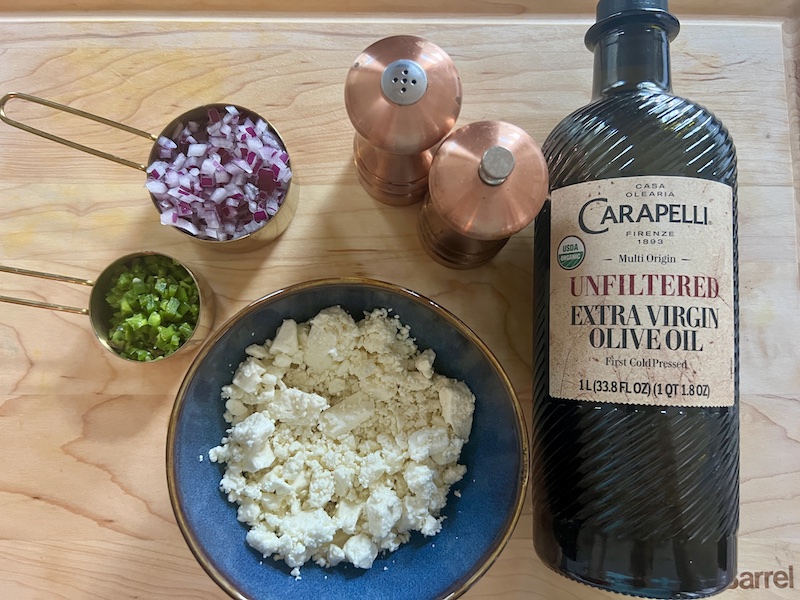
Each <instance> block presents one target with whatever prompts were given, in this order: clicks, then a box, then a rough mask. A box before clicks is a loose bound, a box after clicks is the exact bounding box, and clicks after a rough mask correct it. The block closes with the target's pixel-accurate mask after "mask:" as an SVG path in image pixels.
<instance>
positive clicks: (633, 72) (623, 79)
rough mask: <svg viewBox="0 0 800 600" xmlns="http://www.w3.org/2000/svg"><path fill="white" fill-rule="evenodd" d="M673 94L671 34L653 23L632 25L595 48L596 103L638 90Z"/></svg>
mask: <svg viewBox="0 0 800 600" xmlns="http://www.w3.org/2000/svg"><path fill="white" fill-rule="evenodd" d="M646 89H650V90H653V91H666V92H670V91H672V83H671V81H670V62H669V34H668V32H667V31H666V30H665V29H664V28H662V27H659V26H657V25H653V24H652V23H630V24H627V25H626V26H625V27H620V28H614V29H611V30H610V31H608V32H607V33H606V34H605V35H603V36H602V37H601V38H600V39H599V40H598V41H597V43H596V45H595V46H594V81H593V86H592V99H593V100H597V99H598V98H600V97H601V96H606V95H610V94H615V93H621V92H631V91H635V90H646Z"/></svg>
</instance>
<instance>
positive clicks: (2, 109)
mask: <svg viewBox="0 0 800 600" xmlns="http://www.w3.org/2000/svg"><path fill="white" fill-rule="evenodd" d="M12 98H17V99H19V100H27V101H28V102H33V103H34V104H41V105H42V106H47V107H48V108H52V109H55V110H60V111H63V112H66V113H70V114H73V115H76V116H78V117H82V118H84V119H89V120H90V121H95V122H97V123H102V124H103V125H108V126H109V127H114V128H115V129H120V130H122V131H127V132H128V133H132V134H134V135H138V136H141V137H143V138H147V139H148V140H150V141H152V142H155V141H157V140H158V137H157V136H155V135H153V134H152V133H148V132H146V131H142V130H141V129H136V128H135V127H131V126H129V125H125V124H124V123H118V122H117V121H112V120H111V119H106V118H105V117H99V116H97V115H93V114H92V113H89V112H86V111H83V110H79V109H77V108H72V107H71V106H67V105H65V104H60V103H58V102H53V101H52V100H46V99H44V98H39V97H38V96H31V95H30V94H25V93H23V92H11V93H8V94H6V95H5V96H3V97H2V98H0V119H2V120H3V121H4V122H6V123H8V124H9V125H11V126H12V127H16V128H17V129H22V130H23V131H27V132H28V133H32V134H34V135H38V136H39V137H43V138H45V139H48V140H51V141H53V142H58V143H59V144H63V145H64V146H68V147H70V148H74V149H75V150H80V151H81V152H86V153H88V154H92V155H94V156H99V157H100V158H105V159H106V160H110V161H112V162H115V163H118V164H121V165H125V166H126V167H132V168H134V169H138V170H140V171H145V170H147V165H144V164H141V163H137V162H134V161H132V160H128V159H127V158H122V157H120V156H116V155H114V154H110V153H108V152H103V151H102V150H97V149H96V148H92V147H91V146H84V145H83V144H79V143H78V142H73V141H72V140H68V139H66V138H62V137H59V136H57V135H53V134H52V133H48V132H46V131H42V130H41V129H36V128H35V127H31V126H30V125H26V124H25V123H21V122H20V121H17V120H15V119H12V118H11V117H9V116H8V115H6V103H7V102H8V101H9V100H11V99H12Z"/></svg>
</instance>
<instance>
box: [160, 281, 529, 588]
mask: <svg viewBox="0 0 800 600" xmlns="http://www.w3.org/2000/svg"><path fill="white" fill-rule="evenodd" d="M337 304H338V305H340V306H341V307H342V308H344V309H345V310H346V311H348V312H349V313H350V314H351V315H352V316H353V317H354V318H355V319H356V320H360V319H361V318H363V313H364V311H370V310H372V309H374V308H391V309H393V312H394V314H397V315H399V317H400V320H401V321H402V322H403V323H404V324H406V325H409V326H410V327H411V336H412V337H414V338H415V339H416V342H417V345H418V346H419V348H420V350H423V349H425V348H432V349H433V350H434V351H435V352H436V361H435V362H434V369H436V371H437V372H438V373H441V374H442V375H446V376H448V377H452V378H455V379H460V380H463V381H464V382H466V384H467V385H468V386H469V387H470V388H471V389H472V391H473V393H474V394H475V398H476V406H475V414H474V417H473V427H472V433H471V435H470V439H469V442H468V443H467V444H465V446H464V448H463V450H462V453H461V460H460V462H461V463H462V464H465V465H466V466H467V474H466V475H465V477H464V479H463V480H462V481H461V482H460V483H458V484H457V485H456V486H454V489H459V490H460V491H461V497H460V498H459V497H456V496H455V495H454V494H453V493H452V491H451V493H450V497H449V498H448V501H447V506H446V508H445V509H444V511H443V513H442V514H443V515H445V516H446V517H447V518H446V519H445V520H444V522H443V524H442V530H441V532H440V533H439V534H438V535H436V536H434V537H430V538H425V537H424V536H422V535H421V534H419V533H416V532H415V533H414V534H413V535H412V538H411V541H409V542H408V543H407V544H404V545H403V546H401V548H400V549H399V550H397V551H396V552H393V553H391V554H386V555H379V556H378V558H377V559H376V560H375V563H374V565H373V566H372V568H371V569H369V570H362V569H358V568H356V567H354V566H352V565H345V564H344V563H343V564H341V565H338V566H336V567H331V568H322V567H319V566H317V565H315V564H313V563H311V562H309V563H307V564H306V565H305V566H303V568H302V569H301V575H302V578H301V579H299V580H296V579H295V578H294V577H292V576H291V575H290V569H289V568H288V567H287V566H286V565H285V564H284V563H283V562H282V561H281V562H277V561H274V560H272V559H271V558H269V559H265V558H263V557H262V556H261V555H260V553H258V552H256V551H255V550H253V549H252V548H250V546H248V545H247V542H246V541H245V535H246V533H247V528H246V526H245V525H243V524H241V523H239V522H238V521H237V520H236V505H235V504H231V503H229V502H228V501H227V499H226V497H225V495H223V494H222V493H221V492H220V491H219V480H220V478H221V476H222V473H223V465H219V464H216V463H212V462H210V461H209V460H208V451H209V449H210V448H212V447H214V446H217V445H218V444H219V443H220V440H221V439H222V438H223V437H224V436H225V433H226V429H227V427H228V425H227V424H226V422H225V421H224V419H223V418H222V413H223V410H224V409H223V402H222V400H221V399H220V389H221V388H222V386H223V385H224V384H226V383H229V382H230V381H231V379H232V376H233V373H234V370H235V369H236V367H237V366H238V365H239V363H240V362H241V361H242V360H244V358H245V352H244V350H245V348H246V347H247V346H248V345H250V344H252V343H254V342H258V343H263V342H264V340H266V339H271V338H272V337H274V335H275V332H276V330H277V328H278V326H279V325H280V324H281V322H282V321H283V319H285V318H292V319H294V320H296V321H297V322H303V321H307V320H309V319H310V318H312V317H314V316H315V315H316V314H317V313H318V312H319V311H320V310H322V309H324V308H327V307H329V306H333V305H337ZM201 456H202V457H203V460H200V457H201ZM167 479H168V485H169V493H170V499H171V501H172V507H173V510H174V511H175V516H176V518H177V521H178V525H179V526H180V529H181V531H182V533H183V535H184V537H185V539H186V542H187V544H188V545H189V548H190V549H191V551H192V552H193V553H194V555H195V557H196V558H197V560H198V561H199V563H200V565H201V566H202V567H203V568H204V569H205V570H206V572H207V573H208V574H209V575H210V576H211V577H212V578H213V579H214V581H216V582H217V584H219V585H220V587H222V589H224V590H225V591H226V592H227V593H228V594H229V595H230V596H231V597H233V598H238V599H248V600H256V599H259V600H260V599H271V598H275V599H278V598H292V599H309V600H321V599H323V598H336V599H343V598H358V599H359V600H369V599H376V600H377V599H380V600H387V599H391V598H402V599H404V600H414V599H426V600H428V599H432V598H456V597H458V596H459V595H461V594H462V593H464V592H465V591H466V590H467V589H468V588H469V587H470V586H471V585H472V584H473V583H475V582H476V581H477V580H478V578H480V577H481V575H483V573H485V572H486V570H487V569H488V568H489V566H490V565H491V564H492V563H493V562H494V560H495V559H496V558H497V556H498V555H499V554H500V551H501V550H502V549H503V547H504V546H505V545H506V542H508V540H509V538H510V537H511V534H512V531H513V529H514V526H515V525H516V523H517V520H518V519H519V515H520V512H521V510H522V504H523V499H524V495H525V488H526V485H527V479H528V445H527V435H526V433H525V422H524V418H523V414H522V409H521V407H520V404H519V400H518V399H517V396H516V394H515V392H514V390H513V388H512V386H511V383H510V382H509V380H508V377H507V376H506V374H505V373H504V371H503V369H502V367H501V366H500V364H499V363H498V361H497V359H496V358H495V357H494V356H493V355H492V353H491V352H490V351H489V349H488V348H487V347H486V346H485V345H484V344H483V342H481V341H480V340H479V339H478V337H477V336H476V335H475V334H474V333H473V332H472V331H471V330H470V329H469V328H468V327H467V326H466V325H464V324H463V323H462V322H461V321H460V320H458V319H457V318H456V317H455V316H453V315H452V314H450V313H449V312H447V311H446V310H445V309H443V308H442V307H440V306H438V305H437V304H435V303H434V302H432V301H430V300H428V299H427V298H424V297H422V296H420V295H419V294H416V293H414V292H412V291H409V290H406V289H403V288H400V287H398V286H395V285H392V284H387V283H383V282H379V281H373V280H367V279H330V280H318V281H311V282H308V283H303V284H299V285H296V286H292V287H289V288H286V289H283V290H280V291H277V292H274V293H272V294H270V295H268V296H265V297H264V298H261V299H260V300H257V301H256V302H254V303H253V304H251V305H250V306H248V307H247V308H245V309H244V310H242V311H241V312H240V313H239V314H237V315H236V316H234V317H233V318H232V319H231V320H230V321H228V322H227V323H226V324H225V325H224V326H223V327H222V328H221V329H220V330H219V331H218V332H217V333H216V334H215V335H214V336H213V337H212V338H211V339H210V340H209V341H208V342H207V343H206V345H205V347H204V348H203V349H202V350H201V351H200V353H199V355H198V356H197V358H196V359H195V360H194V362H193V363H192V365H191V367H190V369H189V371H188V373H187V375H186V378H185V379H184V381H183V383H182V385H181V387H180V390H179V392H178V397H177V400H176V402H175V406H174V408H173V411H172V415H171V418H170V422H169V432H168V438H167Z"/></svg>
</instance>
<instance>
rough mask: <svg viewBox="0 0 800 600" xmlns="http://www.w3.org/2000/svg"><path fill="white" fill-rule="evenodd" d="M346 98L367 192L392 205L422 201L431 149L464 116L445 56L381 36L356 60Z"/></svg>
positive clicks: (417, 41) (426, 45)
mask: <svg viewBox="0 0 800 600" xmlns="http://www.w3.org/2000/svg"><path fill="white" fill-rule="evenodd" d="M344 97H345V106H346V108H347V114H348V115H349V117H350V121H351V123H352V124H353V127H354V128H355V130H356V134H355V140H354V142H353V154H354V158H355V164H356V170H357V172H358V178H359V181H360V182H361V185H362V186H363V187H364V189H366V190H367V192H369V194H370V195H371V196H372V197H374V198H375V199H377V200H380V201H381V202H383V203H385V204H390V205H393V206H406V205H409V204H414V203H415V202H419V201H420V200H422V199H423V198H424V197H425V194H426V193H427V191H428V172H429V171H430V167H431V163H432V161H433V151H434V150H435V146H436V145H437V144H438V143H439V142H440V141H441V140H442V138H444V137H445V136H446V135H447V134H448V133H449V132H450V131H451V130H452V129H453V126H454V125H455V122H456V119H457V118H458V114H459V112H460V111H461V79H460V78H459V76H458V72H457V70H456V68H455V65H454V64H453V61H452V60H451V58H450V56H449V55H448V54H447V53H446V52H445V51H444V50H442V49H441V48H440V47H439V46H437V45H436V44H434V43H432V42H429V41H427V40H424V39H422V38H419V37H415V36H409V35H401V36H393V37H387V38H384V39H382V40H379V41H377V42H375V43H374V44H372V45H371V46H369V47H368V48H367V49H366V50H364V51H363V52H362V53H361V54H360V55H359V56H358V57H357V58H356V60H355V61H354V63H353V66H352V67H351V68H350V70H349V72H348V74H347V79H346V81H345V90H344Z"/></svg>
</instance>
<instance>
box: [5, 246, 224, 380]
mask: <svg viewBox="0 0 800 600" xmlns="http://www.w3.org/2000/svg"><path fill="white" fill-rule="evenodd" d="M143 256H161V257H164V258H167V259H171V260H175V262H176V263H178V264H180V265H181V266H182V267H183V268H184V269H186V271H187V272H188V273H189V275H190V277H191V278H192V281H193V282H194V284H195V286H197V290H198V296H199V299H200V309H199V311H198V315H197V324H196V325H195V328H194V331H192V335H191V336H190V337H189V339H187V340H186V341H185V342H184V343H183V344H182V345H181V346H180V347H179V348H178V349H177V350H175V351H174V352H172V353H171V354H168V355H166V356H164V357H162V358H159V359H157V360H154V361H150V362H160V361H162V360H165V359H167V358H171V357H173V356H175V355H176V354H179V353H184V354H185V353H186V352H188V351H189V350H190V349H193V348H197V347H199V346H200V344H202V343H203V341H204V340H205V339H206V337H208V334H209V333H210V331H211V326H212V324H213V322H214V309H215V306H214V304H215V300H214V294H213V292H212V291H211V287H210V286H209V285H208V283H207V282H206V281H205V280H204V279H203V278H202V277H201V276H200V275H198V274H197V273H195V272H194V271H193V270H192V269H191V268H189V267H188V266H187V265H186V264H185V263H183V262H181V261H178V260H176V259H174V258H172V257H171V256H168V255H166V254H163V253H161V252H150V251H142V252H135V253H133V254H128V255H126V256H122V257H120V258H118V259H116V260H115V261H114V262H112V263H111V264H110V265H108V266H107V267H106V268H105V269H104V270H103V271H102V272H101V273H100V276H99V277H98V278H97V279H96V280H94V281H93V280H91V279H82V278H80V277H69V276H67V275H57V274H55V273H45V272H42V271H29V270H27V269H19V268H16V267H9V266H5V265H0V272H4V273H13V274H15V275H23V276H27V277H37V278H39V279H49V280H51V281H61V282H64V283H73V284H76V285H84V286H88V287H91V288H92V291H91V293H90V295H89V308H78V307H74V306H65V305H63V304H53V303H50V302H40V301H38V300H29V299H26V298H13V297H10V296H0V302H7V303H9V304H19V305H21V306H32V307H35V308H45V309H48V310H56V311H61V312H70V313H75V314H79V315H88V316H89V319H90V320H91V323H92V330H93V331H94V335H95V337H96V338H97V340H98V341H99V342H100V344H101V345H102V346H103V347H104V348H105V349H106V350H108V351H110V352H111V353H112V354H113V355H114V356H116V357H117V358H121V359H123V360H127V361H130V362H135V363H141V362H143V361H138V360H135V359H132V358H127V357H124V356H122V355H120V354H119V353H118V352H117V351H116V350H115V349H114V348H113V346H111V344H110V343H109V333H110V331H109V323H110V321H111V316H112V310H111V307H110V306H109V305H108V303H107V302H106V299H105V294H106V292H107V291H108V290H109V289H110V287H111V285H110V284H111V280H112V278H113V277H114V274H115V270H116V269H117V267H119V266H122V265H126V264H129V263H131V262H132V261H133V260H134V259H135V258H139V257H143ZM145 364H146V363H145Z"/></svg>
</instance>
